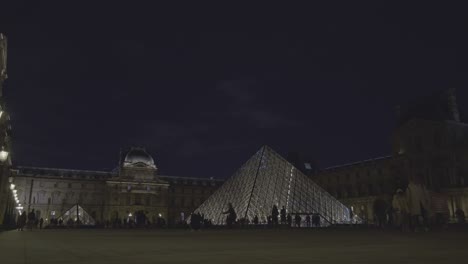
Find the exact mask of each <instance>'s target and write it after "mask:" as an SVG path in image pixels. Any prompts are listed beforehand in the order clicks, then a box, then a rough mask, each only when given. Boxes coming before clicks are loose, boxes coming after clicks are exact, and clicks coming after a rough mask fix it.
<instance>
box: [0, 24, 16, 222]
mask: <svg viewBox="0 0 468 264" xmlns="http://www.w3.org/2000/svg"><path fill="white" fill-rule="evenodd" d="M6 70H7V39H6V37H5V36H4V35H3V34H1V33H0V225H5V226H9V225H11V224H12V214H13V212H14V207H15V204H14V199H13V195H12V191H11V190H10V183H9V177H8V176H9V170H10V166H11V160H10V155H9V153H10V149H11V127H10V122H9V121H10V117H9V114H8V112H7V111H6V106H5V102H4V99H3V96H2V95H3V85H4V81H5V80H6V79H7V72H6Z"/></svg>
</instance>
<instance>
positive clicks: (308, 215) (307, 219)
mask: <svg viewBox="0 0 468 264" xmlns="http://www.w3.org/2000/svg"><path fill="white" fill-rule="evenodd" d="M306 226H307V227H310V214H307V216H306Z"/></svg>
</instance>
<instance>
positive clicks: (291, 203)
mask: <svg viewBox="0 0 468 264" xmlns="http://www.w3.org/2000/svg"><path fill="white" fill-rule="evenodd" d="M228 203H232V205H233V207H234V210H235V211H236V214H237V219H238V220H239V219H241V218H244V219H248V221H250V222H252V221H253V219H254V217H255V216H257V217H258V219H259V222H260V223H265V222H266V221H267V217H268V216H269V215H271V212H272V208H273V206H274V205H276V206H277V207H278V209H281V208H282V207H283V206H284V207H285V208H286V212H287V213H290V214H293V218H294V214H296V213H297V214H299V215H301V218H302V219H304V215H307V214H318V215H319V216H320V218H321V225H322V226H323V225H330V224H339V223H349V222H350V220H351V219H350V211H349V209H348V208H347V207H346V206H345V205H343V204H342V203H340V202H339V201H338V200H337V199H335V198H334V197H333V196H331V195H330V194H329V193H327V192H326V191H325V190H324V189H322V188H321V187H319V186H318V185H317V184H315V183H314V182H313V181H312V180H311V179H310V178H309V177H307V176H306V175H304V174H303V173H302V172H300V171H299V170H298V169H296V168H295V167H294V166H293V165H291V164H290V163H289V162H287V161H286V160H285V159H284V158H283V157H281V156H280V155H279V154H277V153H276V152H275V151H274V150H272V149H271V148H270V147H268V146H264V147H262V148H261V149H260V150H259V151H257V153H255V155H253V156H252V157H251V158H250V159H249V160H248V161H247V162H246V163H245V164H244V165H243V166H242V167H241V168H240V169H239V170H238V171H237V172H235V173H234V175H233V176H231V177H230V178H229V179H228V180H226V182H225V183H224V184H223V185H222V186H221V187H220V188H219V189H218V190H217V191H216V192H215V193H213V194H212V195H211V196H210V197H209V198H208V199H207V200H206V201H205V202H204V203H203V204H201V205H200V207H199V208H197V209H196V210H195V213H200V214H202V215H204V217H205V219H209V220H211V221H212V223H213V224H216V225H223V224H226V215H225V214H223V212H225V211H227V209H228Z"/></svg>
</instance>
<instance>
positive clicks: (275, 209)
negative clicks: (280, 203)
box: [271, 204, 279, 225]
mask: <svg viewBox="0 0 468 264" xmlns="http://www.w3.org/2000/svg"><path fill="white" fill-rule="evenodd" d="M278 215H279V213H278V207H276V204H275V205H273V208H272V209H271V217H272V220H273V225H278Z"/></svg>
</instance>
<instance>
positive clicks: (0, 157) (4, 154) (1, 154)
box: [0, 147, 10, 164]
mask: <svg viewBox="0 0 468 264" xmlns="http://www.w3.org/2000/svg"><path fill="white" fill-rule="evenodd" d="M9 154H10V153H9V152H8V151H6V150H5V147H2V150H0V162H1V163H2V164H4V163H5V162H6V161H7V160H8V155H9Z"/></svg>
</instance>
